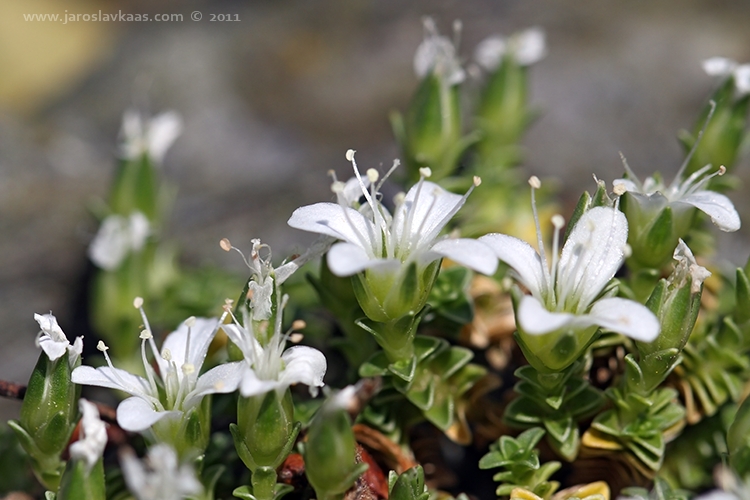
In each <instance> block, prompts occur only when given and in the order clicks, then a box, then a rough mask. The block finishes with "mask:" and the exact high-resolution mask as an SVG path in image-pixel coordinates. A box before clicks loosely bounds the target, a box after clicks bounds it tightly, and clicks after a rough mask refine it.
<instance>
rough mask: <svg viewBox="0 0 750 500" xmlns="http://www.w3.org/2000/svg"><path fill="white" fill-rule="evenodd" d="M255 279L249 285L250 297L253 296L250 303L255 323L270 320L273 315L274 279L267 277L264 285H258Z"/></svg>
mask: <svg viewBox="0 0 750 500" xmlns="http://www.w3.org/2000/svg"><path fill="white" fill-rule="evenodd" d="M255 279H256V277H254V278H253V280H251V281H250V282H248V284H247V288H248V295H251V294H252V296H251V298H250V303H251V307H252V313H253V321H263V320H266V319H269V318H270V317H271V314H272V308H273V301H272V300H271V296H272V295H273V277H271V276H268V277H266V279H265V280H264V281H263V284H260V283H258V282H257V281H255Z"/></svg>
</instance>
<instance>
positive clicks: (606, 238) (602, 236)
mask: <svg viewBox="0 0 750 500" xmlns="http://www.w3.org/2000/svg"><path fill="white" fill-rule="evenodd" d="M553 223H554V225H555V227H556V232H555V239H554V244H553V250H552V265H551V268H548V267H547V262H546V257H545V256H544V248H543V247H542V245H541V232H540V231H539V229H537V232H538V237H539V241H540V247H542V248H540V252H541V253H537V252H536V251H535V250H534V249H533V248H532V247H531V245H529V244H528V243H526V242H524V241H521V240H519V239H517V238H514V237H512V236H507V235H504V234H488V235H486V236H483V237H481V238H480V240H481V241H483V242H485V243H486V244H487V245H489V246H490V247H491V248H492V249H493V250H494V251H495V253H496V254H497V256H498V257H499V258H500V260H502V261H504V262H505V263H507V264H508V265H509V266H510V267H511V269H512V272H513V274H514V276H515V278H516V279H517V280H518V281H519V282H520V283H521V284H522V285H523V286H524V287H526V288H527V289H528V290H529V292H531V295H525V296H524V297H523V299H522V300H521V302H520V304H519V305H518V311H517V315H516V317H517V320H518V326H519V330H520V331H522V332H524V333H526V334H529V335H543V334H546V333H551V332H556V331H566V330H582V329H585V328H588V327H591V326H594V325H596V326H600V327H602V328H604V329H607V330H611V331H613V332H617V333H621V334H623V335H627V336H628V337H631V338H634V339H636V340H640V341H643V342H651V341H653V340H654V339H655V338H656V336H657V335H658V334H659V322H658V320H657V319H656V317H655V316H654V314H653V313H651V311H649V310H648V309H647V308H646V307H645V306H643V305H641V304H639V303H637V302H634V301H632V300H627V299H623V298H618V297H606V298H598V297H599V295H600V294H601V293H602V290H603V289H604V287H605V286H606V285H607V283H608V282H609V280H610V279H612V277H613V276H614V275H615V273H616V272H617V270H618V269H619V268H620V265H621V264H622V262H623V259H624V251H625V247H626V240H627V237H628V222H627V219H626V218H625V216H624V215H623V214H622V212H620V211H619V210H616V209H614V208H609V207H595V208H591V209H590V210H588V211H587V212H585V213H584V214H583V215H582V216H581V218H580V219H579V220H578V222H577V223H576V225H575V227H574V228H573V230H572V231H571V233H570V235H569V236H568V240H567V241H566V242H565V245H564V246H563V249H562V254H561V255H560V256H559V258H558V255H557V246H558V243H557V242H558V238H559V230H560V229H561V228H562V226H563V224H564V221H563V220H562V217H560V216H556V217H555V218H553Z"/></svg>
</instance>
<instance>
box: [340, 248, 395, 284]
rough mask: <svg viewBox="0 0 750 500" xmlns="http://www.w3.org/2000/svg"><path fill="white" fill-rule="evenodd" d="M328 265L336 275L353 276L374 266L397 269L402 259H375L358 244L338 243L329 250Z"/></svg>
mask: <svg viewBox="0 0 750 500" xmlns="http://www.w3.org/2000/svg"><path fill="white" fill-rule="evenodd" d="M327 261H328V267H329V268H330V269H331V272H332V273H333V274H335V275H336V276H351V275H353V274H357V273H358V272H360V271H363V270H365V269H369V268H373V267H384V268H388V269H397V268H398V267H400V266H401V261H398V260H395V259H374V258H370V257H369V256H368V255H367V253H366V252H365V251H364V250H362V248H360V247H359V246H357V245H352V244H351V243H344V242H340V243H336V244H335V245H333V246H332V247H331V249H330V250H329V251H328V257H327Z"/></svg>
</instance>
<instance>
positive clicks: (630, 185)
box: [612, 179, 645, 194]
mask: <svg viewBox="0 0 750 500" xmlns="http://www.w3.org/2000/svg"><path fill="white" fill-rule="evenodd" d="M617 185H622V186H623V187H624V188H625V191H627V192H629V193H640V192H641V190H640V189H638V185H637V184H636V183H635V182H633V181H631V180H630V179H615V180H614V181H612V186H613V187H614V186H617ZM644 194H645V193H644Z"/></svg>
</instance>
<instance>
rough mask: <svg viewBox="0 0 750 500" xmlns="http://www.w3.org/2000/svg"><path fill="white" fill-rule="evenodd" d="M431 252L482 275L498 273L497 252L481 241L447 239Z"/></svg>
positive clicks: (441, 241) (435, 245)
mask: <svg viewBox="0 0 750 500" xmlns="http://www.w3.org/2000/svg"><path fill="white" fill-rule="evenodd" d="M430 250H431V251H433V252H437V253H438V254H440V255H442V256H443V257H448V258H449V259H451V260H453V261H455V262H458V263H459V264H461V265H463V266H466V267H468V268H470V269H473V270H475V271H478V272H480V273H482V274H487V275H492V274H495V271H497V256H496V255H495V252H493V251H492V249H491V248H490V247H489V246H487V245H486V244H484V243H482V242H481V241H479V240H472V239H469V238H457V239H455V238H446V239H443V240H440V241H438V242H437V243H435V244H434V245H433V246H432V248H431V249H430Z"/></svg>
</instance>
